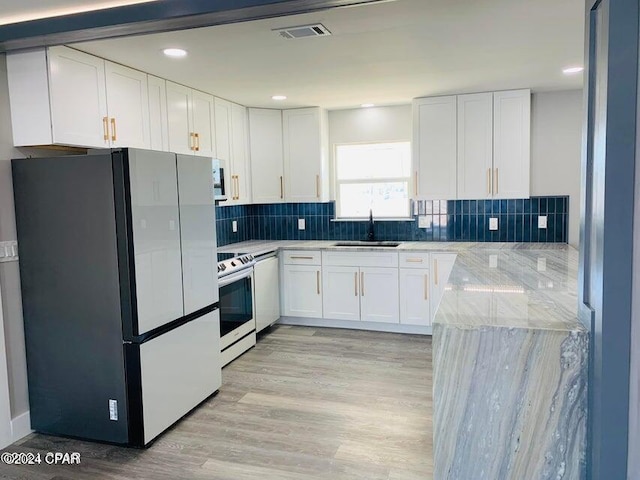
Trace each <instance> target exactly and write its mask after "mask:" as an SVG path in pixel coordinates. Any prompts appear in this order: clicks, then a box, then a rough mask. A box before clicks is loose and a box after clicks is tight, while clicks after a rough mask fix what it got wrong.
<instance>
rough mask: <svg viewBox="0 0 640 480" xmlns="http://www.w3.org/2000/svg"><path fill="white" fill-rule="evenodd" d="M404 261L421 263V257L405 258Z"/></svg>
mask: <svg viewBox="0 0 640 480" xmlns="http://www.w3.org/2000/svg"><path fill="white" fill-rule="evenodd" d="M405 261H406V262H408V263H422V259H421V258H407V259H406V260H405Z"/></svg>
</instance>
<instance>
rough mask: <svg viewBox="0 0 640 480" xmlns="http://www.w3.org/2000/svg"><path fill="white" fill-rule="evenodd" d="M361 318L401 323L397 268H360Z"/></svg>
mask: <svg viewBox="0 0 640 480" xmlns="http://www.w3.org/2000/svg"><path fill="white" fill-rule="evenodd" d="M360 310H361V313H360V319H361V320H362V321H363V322H383V323H399V322H400V309H399V301H398V269H397V268H375V267H361V268H360Z"/></svg>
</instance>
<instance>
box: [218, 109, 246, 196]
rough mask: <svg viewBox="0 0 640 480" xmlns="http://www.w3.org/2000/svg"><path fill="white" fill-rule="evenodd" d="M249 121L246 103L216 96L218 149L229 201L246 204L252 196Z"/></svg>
mask: <svg viewBox="0 0 640 480" xmlns="http://www.w3.org/2000/svg"><path fill="white" fill-rule="evenodd" d="M247 122H248V119H247V109H246V108H245V107H243V106H242V105H237V104H235V103H231V102H228V101H227V100H222V99H221V98H216V99H215V125H216V128H215V131H216V150H217V158H219V159H220V160H222V166H223V167H224V183H225V185H226V192H227V201H226V202H225V205H239V204H246V203H249V201H250V200H251V195H250V193H251V190H250V179H249V157H248V155H247V130H248V126H247Z"/></svg>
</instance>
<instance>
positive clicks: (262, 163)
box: [249, 108, 284, 203]
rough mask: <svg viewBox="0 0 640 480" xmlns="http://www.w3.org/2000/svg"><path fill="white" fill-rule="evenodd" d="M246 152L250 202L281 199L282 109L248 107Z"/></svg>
mask: <svg viewBox="0 0 640 480" xmlns="http://www.w3.org/2000/svg"><path fill="white" fill-rule="evenodd" d="M249 152H250V156H251V187H252V197H253V202H254V203H280V202H284V171H283V162H282V111H281V110H271V109H265V108H250V109H249Z"/></svg>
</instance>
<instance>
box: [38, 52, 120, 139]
mask: <svg viewBox="0 0 640 480" xmlns="http://www.w3.org/2000/svg"><path fill="white" fill-rule="evenodd" d="M48 55H49V56H48V61H49V72H50V77H49V89H50V95H51V122H52V128H53V142H54V143H58V144H63V145H75V146H80V147H98V148H100V147H108V146H109V138H110V137H109V133H108V131H107V128H108V126H107V125H108V117H107V97H106V93H105V92H106V87H105V76H104V60H103V59H101V58H98V57H94V56H92V55H87V54H86V53H82V52H78V51H77V50H72V49H70V48H67V47H54V48H50V49H49V51H48Z"/></svg>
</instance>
